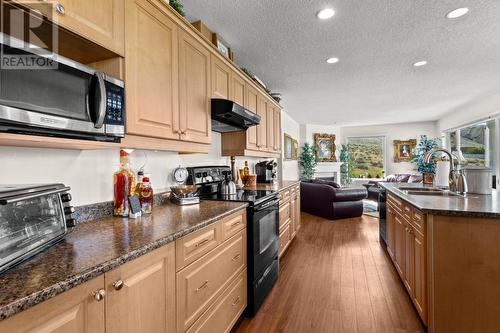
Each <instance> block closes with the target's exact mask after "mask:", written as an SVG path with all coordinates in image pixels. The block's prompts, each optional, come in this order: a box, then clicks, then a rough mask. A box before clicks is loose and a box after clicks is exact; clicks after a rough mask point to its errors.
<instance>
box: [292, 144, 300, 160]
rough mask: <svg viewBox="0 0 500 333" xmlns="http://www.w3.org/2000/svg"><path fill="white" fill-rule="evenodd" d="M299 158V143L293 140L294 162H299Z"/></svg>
mask: <svg viewBox="0 0 500 333" xmlns="http://www.w3.org/2000/svg"><path fill="white" fill-rule="evenodd" d="M298 158H299V142H298V141H297V140H295V139H292V160H297V159H298Z"/></svg>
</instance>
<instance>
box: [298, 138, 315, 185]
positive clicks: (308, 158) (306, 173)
mask: <svg viewBox="0 0 500 333" xmlns="http://www.w3.org/2000/svg"><path fill="white" fill-rule="evenodd" d="M316 164H317V162H316V147H315V146H314V145H310V144H309V143H306V144H304V146H302V152H301V153H300V156H299V165H300V173H301V179H304V180H306V179H312V178H313V176H314V170H315V169H316Z"/></svg>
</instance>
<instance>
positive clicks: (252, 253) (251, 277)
mask: <svg viewBox="0 0 500 333" xmlns="http://www.w3.org/2000/svg"><path fill="white" fill-rule="evenodd" d="M187 170H188V173H189V176H188V178H187V181H186V182H187V183H188V184H192V185H197V186H198V195H199V196H200V199H201V200H218V201H239V202H247V203H248V208H247V247H248V251H247V253H248V258H247V275H248V285H247V291H248V305H247V309H246V311H245V314H246V315H247V316H251V317H252V316H254V315H255V314H256V313H257V311H258V309H259V308H260V306H261V305H262V303H263V302H264V299H265V298H266V296H267V295H268V294H269V292H270V291H271V289H272V288H273V286H274V285H275V283H276V281H277V280H278V274H279V259H278V252H279V194H278V192H277V191H273V190H250V189H243V190H238V191H237V192H236V194H232V195H221V194H219V193H217V187H218V185H219V183H220V182H221V181H222V180H223V179H224V177H223V176H222V175H223V172H227V171H230V168H229V167H228V166H209V167H192V168H187Z"/></svg>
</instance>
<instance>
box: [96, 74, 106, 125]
mask: <svg viewBox="0 0 500 333" xmlns="http://www.w3.org/2000/svg"><path fill="white" fill-rule="evenodd" d="M95 76H96V78H97V84H98V86H99V88H98V89H99V110H98V111H97V119H96V122H95V124H94V127H95V128H101V127H102V125H103V124H104V118H105V117H106V82H105V81H104V73H103V72H96V73H95Z"/></svg>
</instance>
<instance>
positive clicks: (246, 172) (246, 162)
mask: <svg viewBox="0 0 500 333" xmlns="http://www.w3.org/2000/svg"><path fill="white" fill-rule="evenodd" d="M243 175H244V176H245V177H246V176H249V175H250V169H249V168H248V161H245V167H244V168H243Z"/></svg>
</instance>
